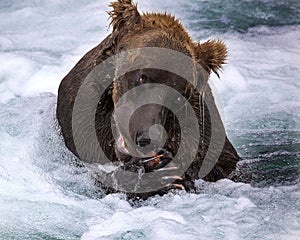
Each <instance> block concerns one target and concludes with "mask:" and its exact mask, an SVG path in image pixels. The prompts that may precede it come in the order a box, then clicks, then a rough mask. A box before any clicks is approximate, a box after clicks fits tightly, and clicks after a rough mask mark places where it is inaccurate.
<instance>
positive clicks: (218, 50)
mask: <svg viewBox="0 0 300 240" xmlns="http://www.w3.org/2000/svg"><path fill="white" fill-rule="evenodd" d="M195 57H196V61H197V62H198V63H200V64H201V65H202V66H203V68H204V69H205V70H206V71H208V72H209V73H210V72H211V71H213V72H214V73H215V74H216V75H217V76H218V78H220V76H219V73H218V70H221V69H222V64H225V60H226V57H227V48H226V46H225V44H224V43H223V42H222V41H221V40H208V41H207V42H205V43H202V44H200V43H196V44H195Z"/></svg>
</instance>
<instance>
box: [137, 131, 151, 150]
mask: <svg viewBox="0 0 300 240" xmlns="http://www.w3.org/2000/svg"><path fill="white" fill-rule="evenodd" d="M150 143H151V139H150V138H149V137H148V136H146V134H143V133H141V132H138V133H137V134H136V145H138V146H139V147H146V146H148V145H149V144H150Z"/></svg>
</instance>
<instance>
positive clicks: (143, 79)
mask: <svg viewBox="0 0 300 240" xmlns="http://www.w3.org/2000/svg"><path fill="white" fill-rule="evenodd" d="M147 80H148V77H147V76H146V75H144V74H142V75H140V76H139V77H138V81H137V82H138V84H143V83H146V82H147Z"/></svg>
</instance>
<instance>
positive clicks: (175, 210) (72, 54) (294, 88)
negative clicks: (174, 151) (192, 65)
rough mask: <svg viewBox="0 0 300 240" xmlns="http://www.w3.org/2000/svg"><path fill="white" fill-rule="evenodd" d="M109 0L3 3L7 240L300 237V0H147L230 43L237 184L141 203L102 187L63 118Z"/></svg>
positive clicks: (227, 101)
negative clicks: (59, 114) (69, 82)
mask: <svg viewBox="0 0 300 240" xmlns="http://www.w3.org/2000/svg"><path fill="white" fill-rule="evenodd" d="M107 3H108V1H93V0H83V1H72V0H65V1H58V0H50V1H46V0H31V1H21V0H20V1H18V0H13V1H6V0H2V1H1V2H0V19H1V21H0V33H1V34H0V51H1V54H0V61H1V65H0V66H1V67H0V138H1V141H0V239H5V240H6V239H20V240H25V239H51V240H52V239H228V240H233V239H249V240H250V239H251V240H252V239H262V240H264V239H272V240H274V239H294V240H296V239H300V181H299V179H300V178H299V173H300V171H299V167H300V161H299V160H300V154H299V153H300V121H299V117H300V99H299V98H300V97H299V89H300V55H299V53H300V26H299V24H300V19H299V13H300V12H299V11H300V10H299V9H300V3H299V1H298V0H290V1H283V0H280V1H275V0H261V1H259V0H248V1H235V0H226V1H221V0H213V1H205V0H203V1H200V0H198V1H197V0H194V1H192V0H186V1H183V0H180V1H171V0H165V1H163V2H161V1H150V0H145V1H142V0H141V1H140V2H139V8H140V10H142V11H144V12H146V11H159V12H163V11H167V12H169V13H173V14H175V15H176V16H178V18H180V20H181V21H182V22H183V23H184V25H185V26H186V28H187V29H188V30H189V32H190V33H191V34H192V36H193V37H194V38H195V39H197V40H201V41H204V40H207V39H209V38H220V39H223V40H224V41H225V42H226V45H227V46H228V48H229V58H228V61H227V65H226V66H225V68H224V71H223V73H222V74H221V80H218V79H217V77H216V76H212V77H211V82H212V83H213V84H214V85H215V86H216V89H217V90H218V93H219V96H220V97H221V98H222V101H223V109H224V113H225V119H224V122H225V126H226V130H227V133H228V135H229V138H230V139H231V141H232V142H233V144H234V145H235V147H236V149H237V150H238V152H239V154H240V155H241V156H242V157H243V159H244V160H243V161H242V162H241V163H240V164H239V167H238V169H237V171H236V172H235V179H236V182H233V181H231V180H226V179H225V180H220V181H218V182H216V183H209V182H204V181H201V180H200V181H198V182H197V186H198V189H199V192H200V193H199V194H189V193H184V192H182V193H179V194H172V193H169V194H167V195H165V196H163V197H158V196H156V197H152V198H150V199H148V200H147V201H144V202H140V203H135V204H131V203H130V202H128V201H126V199H125V196H124V195H122V194H114V195H107V196H103V195H102V194H101V192H100V191H98V189H97V188H96V187H95V185H94V184H93V180H92V178H91V177H90V175H89V173H88V171H87V170H86V169H85V168H80V167H78V166H76V165H75V164H74V157H73V155H72V154H71V153H69V152H68V150H67V149H66V147H65V146H64V144H63V142H62V140H61V137H60V135H59V130H58V127H57V124H56V121H55V108H56V94H57V89H58V85H59V83H60V81H61V79H62V78H63V77H64V75H66V74H67V72H68V71H69V70H70V69H71V68H72V67H73V66H74V64H75V63H76V62H77V61H78V60H79V59H80V57H81V56H82V55H83V54H84V53H85V52H87V51H88V50H89V49H91V48H92V47H93V46H95V45H96V44H98V43H99V42H100V41H101V40H102V39H103V38H104V37H105V36H106V35H108V34H109V32H110V31H111V30H108V24H109V23H108V19H107V14H106V13H105V11H107V10H109V9H108V7H107Z"/></svg>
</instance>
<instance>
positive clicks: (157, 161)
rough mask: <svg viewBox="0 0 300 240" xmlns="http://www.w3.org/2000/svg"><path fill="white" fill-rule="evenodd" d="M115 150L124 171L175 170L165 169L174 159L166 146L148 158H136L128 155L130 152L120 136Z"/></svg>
mask: <svg viewBox="0 0 300 240" xmlns="http://www.w3.org/2000/svg"><path fill="white" fill-rule="evenodd" d="M116 148H117V150H118V152H119V154H120V158H121V160H122V162H124V163H125V169H126V170H131V171H137V170H138V169H144V171H145V172H146V173H147V172H153V171H164V170H176V169H177V167H176V166H170V167H166V168H165V166H166V165H167V164H169V163H170V162H171V161H172V159H173V158H174V154H173V152H172V150H171V149H170V148H169V147H167V146H164V147H163V148H162V149H160V150H158V151H152V153H151V156H150V157H144V158H137V157H133V156H132V155H131V154H130V151H129V150H128V148H127V146H126V142H125V139H124V137H123V136H122V135H120V136H119V138H118V140H117V141H116Z"/></svg>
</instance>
